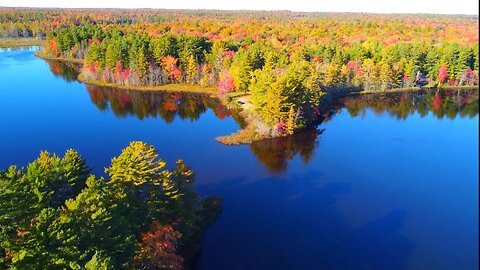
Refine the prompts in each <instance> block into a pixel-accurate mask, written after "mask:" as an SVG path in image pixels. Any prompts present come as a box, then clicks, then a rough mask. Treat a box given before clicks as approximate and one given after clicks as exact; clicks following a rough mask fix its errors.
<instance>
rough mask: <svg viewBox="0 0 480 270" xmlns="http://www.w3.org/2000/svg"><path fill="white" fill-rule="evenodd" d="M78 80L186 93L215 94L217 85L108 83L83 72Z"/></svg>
mask: <svg viewBox="0 0 480 270" xmlns="http://www.w3.org/2000/svg"><path fill="white" fill-rule="evenodd" d="M77 80H78V81H79V82H81V83H84V84H88V85H95V86H103V87H109V88H118V89H124V90H133V91H152V92H154V91H163V92H169V91H170V92H186V93H197V94H207V95H212V94H215V87H212V86H201V85H192V84H164V85H157V86H130V85H119V84H114V83H107V82H102V81H93V80H87V79H85V78H84V77H83V76H82V74H80V75H78V77H77Z"/></svg>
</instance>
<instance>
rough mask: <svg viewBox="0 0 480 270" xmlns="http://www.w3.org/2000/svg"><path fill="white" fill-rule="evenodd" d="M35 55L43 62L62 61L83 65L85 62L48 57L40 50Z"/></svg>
mask: <svg viewBox="0 0 480 270" xmlns="http://www.w3.org/2000/svg"><path fill="white" fill-rule="evenodd" d="M33 55H35V56H37V57H40V58H42V59H43V60H56V61H62V62H69V63H76V64H83V60H81V59H75V58H66V57H53V56H48V55H45V54H44V53H42V51H40V50H39V51H36V52H35V53H34V54H33Z"/></svg>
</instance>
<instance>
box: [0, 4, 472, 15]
mask: <svg viewBox="0 0 480 270" xmlns="http://www.w3.org/2000/svg"><path fill="white" fill-rule="evenodd" d="M3 8H7V9H72V10H82V9H83V10H105V9H109V10H145V9H149V10H171V11H177V10H181V11H231V12H235V11H248V12H291V13H311V14H314V13H321V14H325V13H332V14H372V15H439V16H476V17H479V14H476V13H471V14H466V13H422V12H398V13H395V12H383V13H382V12H368V11H300V10H288V9H275V10H274V9H271V10H268V9H210V8H200V9H191V8H155V7H153V8H151V7H118V8H116V7H26V6H18V7H17V6H0V9H3Z"/></svg>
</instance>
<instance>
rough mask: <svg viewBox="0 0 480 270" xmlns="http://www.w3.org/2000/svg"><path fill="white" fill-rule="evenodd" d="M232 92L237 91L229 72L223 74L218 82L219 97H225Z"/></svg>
mask: <svg viewBox="0 0 480 270" xmlns="http://www.w3.org/2000/svg"><path fill="white" fill-rule="evenodd" d="M232 91H237V88H236V87H235V83H234V81H233V77H232V76H231V75H230V73H228V72H222V74H221V76H220V81H219V82H218V95H225V94H227V93H230V92H232Z"/></svg>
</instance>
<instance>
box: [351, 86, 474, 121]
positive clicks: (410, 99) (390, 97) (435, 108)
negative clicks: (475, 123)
mask: <svg viewBox="0 0 480 270" xmlns="http://www.w3.org/2000/svg"><path fill="white" fill-rule="evenodd" d="M342 105H343V106H345V108H346V109H347V110H348V112H349V113H350V115H351V116H353V117H356V116H361V115H363V114H364V113H365V110H366V109H372V110H373V111H374V112H375V113H379V114H380V113H384V112H386V113H388V114H390V115H391V116H392V117H395V118H397V119H407V117H409V116H410V115H413V114H414V113H418V114H419V115H420V116H425V115H427V114H428V113H429V112H431V113H432V114H433V115H434V116H435V117H437V118H438V119H442V118H444V117H447V118H449V119H455V117H457V116H460V117H466V116H468V117H470V118H472V117H474V116H476V115H478V89H461V90H439V91H435V90H421V91H416V92H397V93H381V94H364V95H354V96H350V97H347V98H345V99H344V100H343V103H342Z"/></svg>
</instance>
